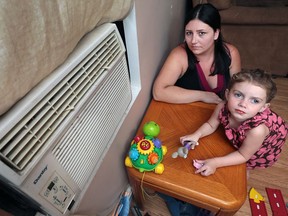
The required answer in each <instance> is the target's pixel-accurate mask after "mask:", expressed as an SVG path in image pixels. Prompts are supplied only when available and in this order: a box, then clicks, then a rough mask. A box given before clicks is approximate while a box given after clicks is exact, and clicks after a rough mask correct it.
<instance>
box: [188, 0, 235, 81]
mask: <svg viewBox="0 0 288 216" xmlns="http://www.w3.org/2000/svg"><path fill="white" fill-rule="evenodd" d="M195 19H198V20H200V21H202V22H204V23H205V24H207V25H209V26H210V27H211V28H212V29H213V30H214V31H216V30H217V29H219V30H221V16H220V14H219V11H218V10H217V8H215V7H214V6H213V5H212V4H209V3H206V4H198V5H196V6H195V7H194V8H192V10H191V11H190V12H188V14H187V16H186V19H185V26H186V25H187V24H188V23H189V22H190V21H191V20H195ZM214 43H215V51H214V56H215V57H214V65H213V66H214V67H213V68H214V69H213V71H212V73H211V75H216V74H224V75H226V76H228V77H229V66H230V64H231V56H230V52H229V50H228V48H227V46H226V45H225V44H224V42H223V36H222V34H221V31H220V32H219V37H218V39H217V40H215V42H214ZM185 47H186V51H187V53H188V55H191V57H190V58H189V57H188V61H189V66H190V67H192V69H194V67H195V63H196V62H197V59H196V57H195V55H194V54H193V52H192V51H191V50H190V49H189V48H188V45H187V44H186V43H185ZM227 72H228V75H227ZM226 78H227V77H226ZM228 79H229V78H228Z"/></svg>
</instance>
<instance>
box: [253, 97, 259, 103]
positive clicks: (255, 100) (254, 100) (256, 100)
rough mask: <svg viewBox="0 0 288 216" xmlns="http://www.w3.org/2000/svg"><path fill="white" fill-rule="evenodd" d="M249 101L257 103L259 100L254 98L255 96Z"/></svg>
mask: <svg viewBox="0 0 288 216" xmlns="http://www.w3.org/2000/svg"><path fill="white" fill-rule="evenodd" d="M251 103H253V104H258V103H260V101H259V100H258V99H256V98H252V99H251Z"/></svg>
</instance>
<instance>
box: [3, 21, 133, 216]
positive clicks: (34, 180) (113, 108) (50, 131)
mask: <svg viewBox="0 0 288 216" xmlns="http://www.w3.org/2000/svg"><path fill="white" fill-rule="evenodd" d="M131 99H132V94H131V85H130V80H129V72H128V67H127V62H126V57H125V47H124V44H123V42H122V39H121V36H120V34H119V32H118V30H117V27H116V25H115V24H112V23H107V24H103V25H101V26H99V27H97V28H96V29H95V30H93V31H92V32H90V33H89V34H88V35H87V36H85V37H84V38H83V39H82V40H81V42H80V43H79V44H78V45H77V47H76V49H75V50H74V51H73V52H72V54H71V55H70V56H69V58H68V59H67V60H66V61H65V63H64V64H63V65H62V66H60V67H59V68H57V69H56V70H55V71H54V72H53V73H52V74H51V75H49V76H48V77H47V78H45V79H44V80H43V81H42V82H41V83H40V84H39V85H37V86H36V87H35V88H33V89H32V90H31V91H30V92H29V93H28V94H27V95H26V96H25V97H24V98H23V99H21V100H20V101H19V102H17V104H15V106H13V108H11V109H10V110H9V111H8V112H7V113H5V114H4V115H2V116H1V117H0V158H1V161H0V178H1V179H2V180H3V179H4V181H5V182H7V184H9V185H10V186H12V187H13V188H15V190H17V191H19V192H21V193H23V194H25V196H27V198H29V199H33V200H34V201H36V202H37V203H38V204H39V206H41V208H42V209H43V210H44V211H45V212H47V214H50V215H53V216H56V215H68V214H70V213H71V212H72V213H73V211H75V208H76V206H77V203H79V201H80V200H81V197H82V196H83V193H84V192H85V190H86V189H87V187H88V185H89V183H90V182H91V180H92V178H93V177H94V176H95V173H96V171H97V169H98V167H99V165H100V164H101V161H102V160H103V157H104V156H105V153H106V152H107V150H108V148H109V145H110V144H111V143H112V141H113V136H114V135H115V134H116V133H117V130H118V129H119V127H120V125H121V123H122V121H123V118H124V116H125V114H127V107H128V106H129V105H130V103H131Z"/></svg>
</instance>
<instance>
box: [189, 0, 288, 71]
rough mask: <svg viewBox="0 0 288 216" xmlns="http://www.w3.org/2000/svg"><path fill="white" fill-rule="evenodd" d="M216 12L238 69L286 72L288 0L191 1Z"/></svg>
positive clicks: (287, 57) (287, 66) (287, 62)
mask: <svg viewBox="0 0 288 216" xmlns="http://www.w3.org/2000/svg"><path fill="white" fill-rule="evenodd" d="M206 2H209V3H211V4H213V5H214V6H215V7H216V8H217V9H218V10H219V12H220V15H221V21H222V29H221V31H222V33H223V37H224V40H225V41H227V42H229V43H232V44H234V45H235V46H236V47H237V48H238V50H239V52H240V55H241V62H242V68H247V69H253V68H260V69H263V70H265V71H267V72H269V73H271V74H274V75H278V76H287V75H288V0H193V6H195V5H197V4H199V3H206Z"/></svg>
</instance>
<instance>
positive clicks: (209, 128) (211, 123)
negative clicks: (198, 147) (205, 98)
mask: <svg viewBox="0 0 288 216" xmlns="http://www.w3.org/2000/svg"><path fill="white" fill-rule="evenodd" d="M224 104H225V103H224V102H221V103H219V104H218V105H217V106H216V108H215V110H214V112H213V114H212V115H211V117H210V118H209V120H208V121H207V122H205V123H204V124H203V125H201V126H200V128H198V129H197V130H196V131H195V132H194V133H192V134H190V135H186V136H182V137H180V142H181V143H182V145H184V143H186V142H189V141H190V142H191V141H194V142H195V143H197V142H198V140H199V139H200V138H202V137H204V136H207V135H209V134H212V133H213V132H214V131H215V130H216V129H217V128H218V126H219V124H220V121H219V119H218V115H219V112H220V110H221V109H222V107H223V106H224Z"/></svg>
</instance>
